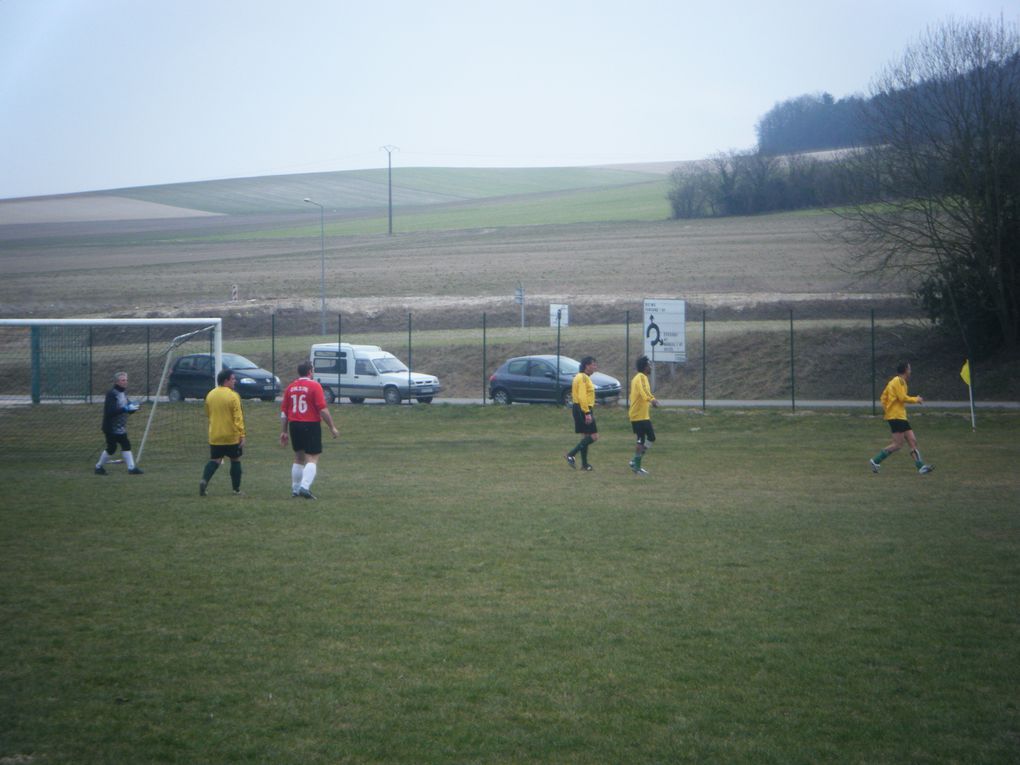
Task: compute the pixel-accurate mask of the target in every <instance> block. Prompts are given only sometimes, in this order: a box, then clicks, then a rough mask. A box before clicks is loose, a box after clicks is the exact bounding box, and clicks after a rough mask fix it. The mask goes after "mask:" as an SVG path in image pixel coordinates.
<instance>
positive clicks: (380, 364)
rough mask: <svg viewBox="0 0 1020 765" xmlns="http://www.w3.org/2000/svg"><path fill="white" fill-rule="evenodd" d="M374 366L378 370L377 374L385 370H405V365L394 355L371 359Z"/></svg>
mask: <svg viewBox="0 0 1020 765" xmlns="http://www.w3.org/2000/svg"><path fill="white" fill-rule="evenodd" d="M373 363H374V364H375V368H376V369H377V370H379V374H383V373H385V372H406V371H407V367H406V366H404V363H403V362H402V361H401V360H400V359H398V358H396V357H395V356H384V357H382V358H381V359H373Z"/></svg>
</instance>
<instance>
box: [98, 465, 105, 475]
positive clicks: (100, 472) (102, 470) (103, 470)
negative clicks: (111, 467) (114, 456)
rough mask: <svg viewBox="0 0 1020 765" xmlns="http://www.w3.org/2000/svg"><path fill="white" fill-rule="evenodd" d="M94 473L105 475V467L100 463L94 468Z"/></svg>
mask: <svg viewBox="0 0 1020 765" xmlns="http://www.w3.org/2000/svg"><path fill="white" fill-rule="evenodd" d="M95 474H96V475H106V468H104V467H103V466H102V465H100V466H99V467H97V468H96V469H95Z"/></svg>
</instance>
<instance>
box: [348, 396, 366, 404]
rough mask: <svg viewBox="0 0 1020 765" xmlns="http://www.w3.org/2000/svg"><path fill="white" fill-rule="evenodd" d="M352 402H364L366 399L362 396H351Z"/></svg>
mask: <svg viewBox="0 0 1020 765" xmlns="http://www.w3.org/2000/svg"><path fill="white" fill-rule="evenodd" d="M350 402H351V403H352V404H364V403H365V399H363V398H362V397H361V396H351V397H350Z"/></svg>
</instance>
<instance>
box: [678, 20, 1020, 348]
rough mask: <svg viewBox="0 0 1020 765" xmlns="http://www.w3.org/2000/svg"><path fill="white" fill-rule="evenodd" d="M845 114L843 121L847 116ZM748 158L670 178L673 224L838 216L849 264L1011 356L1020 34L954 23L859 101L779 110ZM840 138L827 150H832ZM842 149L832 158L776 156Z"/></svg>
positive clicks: (1018, 298) (814, 100) (1018, 258)
mask: <svg viewBox="0 0 1020 765" xmlns="http://www.w3.org/2000/svg"><path fill="white" fill-rule="evenodd" d="M851 115H852V116H851ZM758 134H759V139H760V141H761V143H760V145H759V146H758V147H757V149H756V150H754V151H748V152H730V153H727V154H720V155H717V156H716V157H713V158H712V159H710V160H708V161H707V162H706V163H705V164H704V165H703V166H702V167H701V169H700V170H696V171H693V172H691V171H686V172H685V171H682V170H679V169H678V170H676V171H674V173H673V176H672V178H671V181H672V185H671V189H670V191H669V193H668V198H669V202H670V205H671V208H672V214H673V217H674V218H700V217H714V216H723V215H751V214H757V213H766V212H775V211H780V210H795V209H800V208H807V207H829V208H833V209H835V211H836V212H837V214H838V215H840V217H841V218H842V219H843V221H844V227H843V229H842V237H843V240H844V242H845V244H846V248H847V252H848V257H849V258H850V260H851V268H852V269H853V270H854V271H856V272H857V273H859V274H865V273H869V274H880V275H881V274H893V273H895V274H900V275H902V274H908V275H910V276H911V277H912V278H913V282H914V284H916V294H917V298H918V300H919V302H920V303H921V305H922V306H923V307H924V308H925V309H926V310H927V312H928V314H929V316H930V317H931V318H932V319H933V320H934V321H935V322H936V323H937V324H939V325H941V326H944V327H947V328H952V329H955V330H958V331H959V333H960V335H961V337H962V340H963V343H964V345H965V347H966V348H967V352H968V355H973V356H975V357H978V358H979V357H980V356H981V355H983V354H985V353H989V352H991V351H994V350H998V349H1000V348H1003V347H1005V348H1009V349H1013V350H1020V31H1018V27H1017V25H1016V24H1015V23H1006V22H1005V21H1003V20H1002V19H1000V20H998V21H994V22H992V21H989V22H984V21H951V22H948V23H945V24H943V25H941V26H939V27H936V28H934V29H930V30H929V31H928V32H927V34H926V35H925V36H923V37H922V38H921V39H920V41H919V42H918V43H917V44H916V45H915V46H913V47H911V48H909V49H908V50H907V51H906V53H904V55H903V57H902V59H900V60H899V61H897V62H895V63H894V64H892V65H890V66H889V67H888V68H887V69H886V71H885V72H883V74H882V75H881V76H880V77H879V79H878V80H876V84H875V86H874V88H873V93H872V95H871V97H870V98H868V99H856V98H855V99H846V100H844V101H835V100H833V99H832V98H831V96H827V95H826V94H823V95H821V96H818V97H807V96H805V97H801V98H799V99H793V100H791V101H787V102H784V103H783V104H779V105H777V106H776V107H775V108H774V109H772V110H771V111H770V112H769V113H768V114H767V115H765V117H763V118H762V120H761V121H760V122H759V125H758ZM837 138H838V140H837ZM833 146H836V147H843V148H842V149H841V150H839V151H836V152H832V153H830V155H829V156H819V155H811V154H796V153H795V154H790V155H785V156H784V155H780V154H779V153H778V152H779V151H781V150H800V151H803V150H804V149H818V148H823V147H829V148H831V147H833Z"/></svg>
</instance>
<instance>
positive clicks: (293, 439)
mask: <svg viewBox="0 0 1020 765" xmlns="http://www.w3.org/2000/svg"><path fill="white" fill-rule="evenodd" d="M287 427H288V428H289V429H290V445H291V446H292V447H294V451H296V452H304V453H305V454H322V423H321V422H289V423H287Z"/></svg>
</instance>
